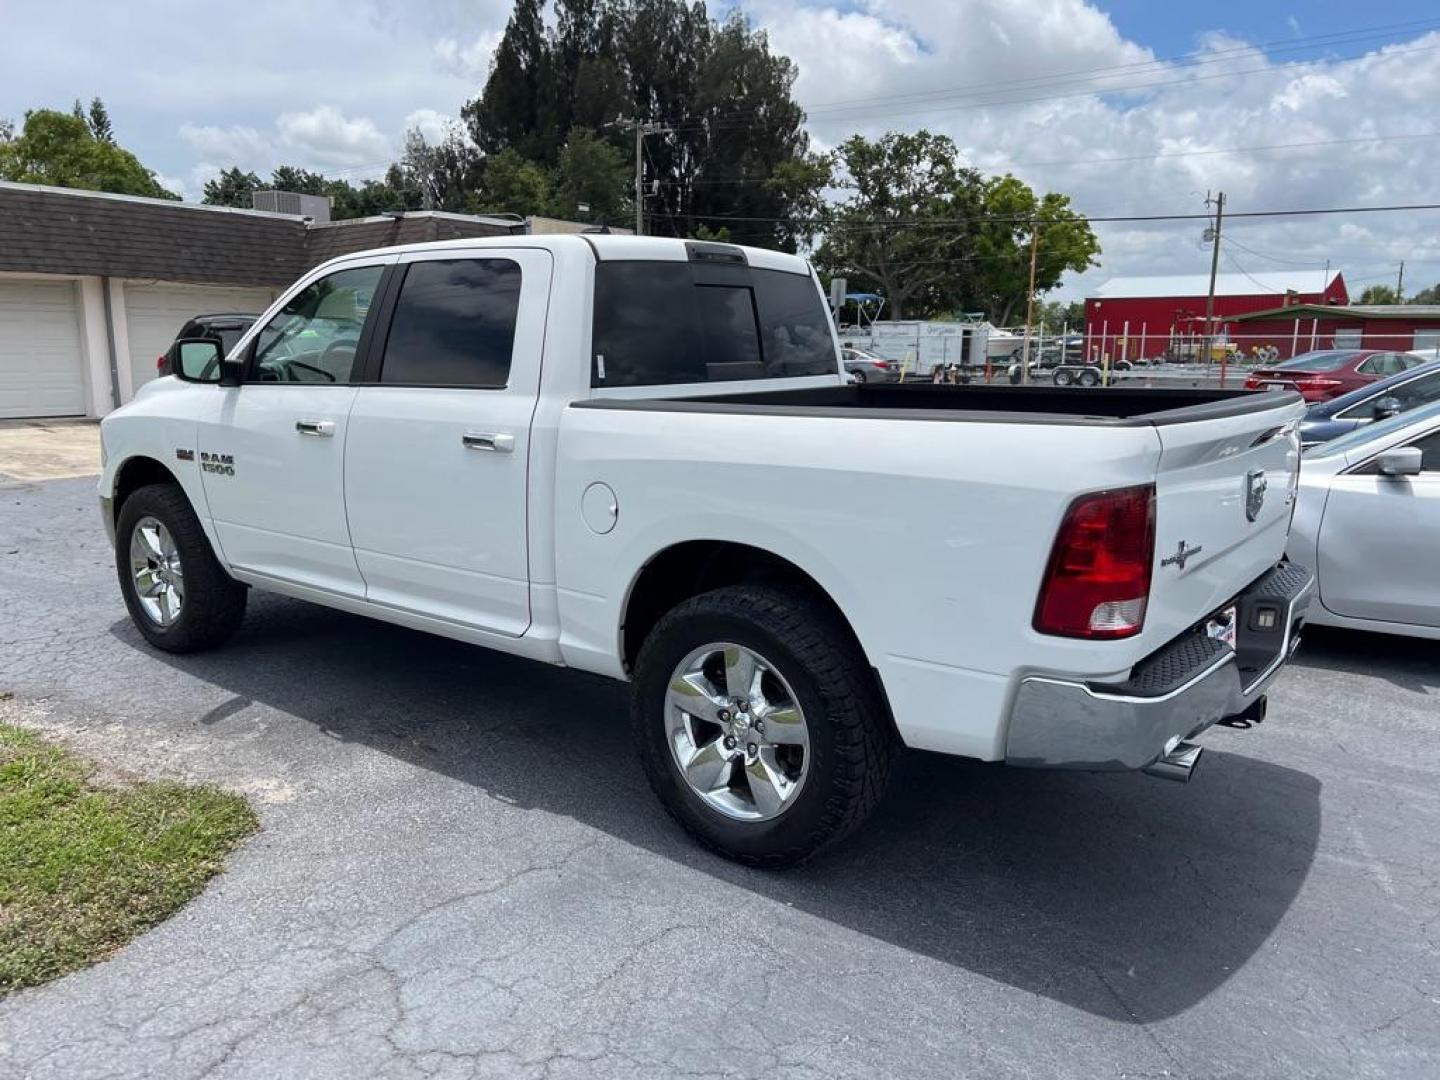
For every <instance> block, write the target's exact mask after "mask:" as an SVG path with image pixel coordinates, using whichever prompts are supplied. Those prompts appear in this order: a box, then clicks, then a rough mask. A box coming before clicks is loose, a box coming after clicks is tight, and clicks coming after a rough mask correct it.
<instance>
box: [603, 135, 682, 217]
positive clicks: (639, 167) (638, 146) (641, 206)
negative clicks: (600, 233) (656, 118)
mask: <svg viewBox="0 0 1440 1080" xmlns="http://www.w3.org/2000/svg"><path fill="white" fill-rule="evenodd" d="M605 126H606V127H609V128H622V129H624V130H627V131H633V132H634V133H635V235H636V236H644V235H645V136H646V135H659V134H663V133H665V132H669V131H674V130H675V129H674V128H668V127H665V126H664V125H662V124H647V123H645V122H644V121H642V120H639V119H635V118H631V119H626V118H625V117H623V116H617V117H616V118H615V119H614V120H612V121H611V122H610V123H608V124H606V125H605Z"/></svg>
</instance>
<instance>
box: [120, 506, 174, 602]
mask: <svg viewBox="0 0 1440 1080" xmlns="http://www.w3.org/2000/svg"><path fill="white" fill-rule="evenodd" d="M130 576H131V578H132V580H133V581H134V584H135V597H136V599H137V600H139V602H140V609H141V610H142V611H143V612H144V613H145V615H146V617H147V618H149V619H150V621H151V622H153V623H154V624H155V625H156V626H173V625H174V623H175V620H176V619H178V618H180V611H181V609H182V608H183V607H184V606H185V568H184V567H183V566H182V565H181V562H180V552H179V550H178V549H177V548H176V546H175V538H174V537H173V536H171V535H170V530H169V529H167V528H166V527H165V525H164V523H163V522H161V521H160V520H159V519H158V518H155V517H151V516H148V515H147V516H145V517H142V518H141V519H140V520H139V521H137V522H136V523H135V527H134V528H133V529H132V530H131V531H130Z"/></svg>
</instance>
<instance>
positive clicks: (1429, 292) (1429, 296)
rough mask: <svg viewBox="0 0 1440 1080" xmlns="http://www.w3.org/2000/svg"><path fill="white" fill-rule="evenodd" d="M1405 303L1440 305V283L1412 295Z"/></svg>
mask: <svg viewBox="0 0 1440 1080" xmlns="http://www.w3.org/2000/svg"><path fill="white" fill-rule="evenodd" d="M1405 302H1406V303H1407V304H1440V283H1436V284H1434V285H1431V286H1430V287H1429V288H1428V289H1421V290H1420V291H1419V292H1417V293H1411V294H1410V297H1409V298H1408V299H1407V300H1406V301H1405Z"/></svg>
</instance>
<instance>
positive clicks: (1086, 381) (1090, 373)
mask: <svg viewBox="0 0 1440 1080" xmlns="http://www.w3.org/2000/svg"><path fill="white" fill-rule="evenodd" d="M1075 381H1076V382H1078V383H1079V384H1080V385H1081V386H1099V385H1100V375H1099V373H1098V372H1097V371H1095V370H1094V369H1093V368H1086V369H1085V370H1084V371H1082V372H1080V374H1079V375H1078V376H1076V379H1075Z"/></svg>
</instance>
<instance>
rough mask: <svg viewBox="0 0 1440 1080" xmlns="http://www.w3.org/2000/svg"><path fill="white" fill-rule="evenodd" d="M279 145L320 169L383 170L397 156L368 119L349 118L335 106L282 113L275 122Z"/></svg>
mask: <svg viewBox="0 0 1440 1080" xmlns="http://www.w3.org/2000/svg"><path fill="white" fill-rule="evenodd" d="M275 130H276V132H277V134H278V136H279V141H280V145H281V146H283V147H284V148H285V149H286V150H287V151H289V152H291V153H294V154H300V155H302V156H303V157H305V158H306V159H308V160H310V161H313V162H316V163H317V164H319V165H322V166H323V165H340V166H351V167H353V166H357V165H377V166H384V164H385V163H386V161H388V160H390V159H392V158H393V157H394V154H395V150H394V147H393V146H392V144H391V142H390V140H389V139H387V138H385V136H384V135H382V134H380V129H379V128H378V127H376V126H375V121H373V120H371V119H370V118H369V117H368V116H356V117H351V118H348V119H347V118H346V117H345V116H344V115H343V114H342V113H341V112H340V110H339V109H337V108H335V107H334V106H333V105H321V106H318V107H317V108H314V109H311V110H310V111H309V112H287V113H281V114H280V116H279V118H278V119H277V120H276V121H275Z"/></svg>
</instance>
